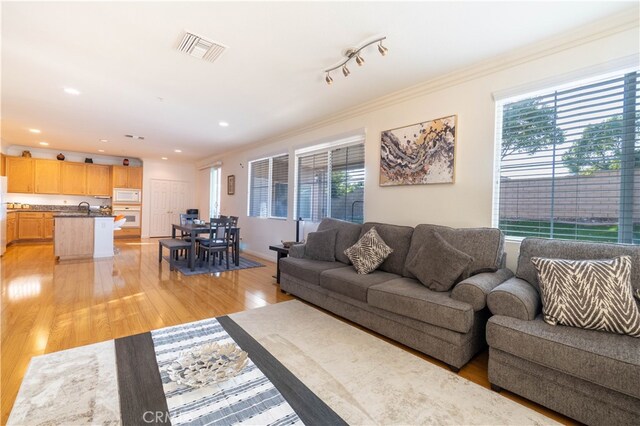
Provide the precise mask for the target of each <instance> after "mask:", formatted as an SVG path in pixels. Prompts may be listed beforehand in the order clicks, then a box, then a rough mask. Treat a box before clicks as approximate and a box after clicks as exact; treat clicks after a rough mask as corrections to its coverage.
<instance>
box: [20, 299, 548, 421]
mask: <svg viewBox="0 0 640 426" xmlns="http://www.w3.org/2000/svg"><path fill="white" fill-rule="evenodd" d="M230 339H232V340H233V341H235V342H236V343H237V344H238V345H239V346H240V347H241V348H242V349H243V350H245V351H247V352H248V353H249V358H250V363H249V364H247V366H246V367H245V369H244V370H243V372H242V374H240V375H238V376H236V377H234V378H232V379H229V381H228V382H223V383H219V384H217V385H216V386H210V387H207V388H189V387H185V385H177V384H176V383H175V382H171V381H170V380H169V379H168V377H167V375H166V366H167V365H168V364H169V363H170V362H171V360H172V359H175V358H176V357H177V353H179V352H181V351H184V350H186V349H189V348H190V347H193V345H196V344H202V343H203V342H209V341H220V342H225V341H230ZM147 413H151V414H147ZM158 415H159V416H160V417H157V418H156V417H154V421H156V422H158V423H165V424H168V423H171V424H240V423H242V424H274V425H284V424H296V423H305V424H345V423H348V424H354V425H356V424H492V425H495V424H517V425H525V424H527V425H542V424H555V422H553V421H552V420H551V419H549V418H547V417H545V416H543V415H541V414H539V413H537V412H535V411H532V410H530V409H528V408H526V407H524V406H522V405H520V404H518V403H516V402H513V401H511V400H509V399H507V398H504V397H502V396H500V395H499V394H497V393H495V392H492V391H490V390H488V389H485V388H483V387H481V386H479V385H476V384H475V383H472V382H470V381H468V380H466V379H464V378H462V377H460V376H458V375H456V374H454V373H452V372H450V371H448V370H446V369H443V368H440V367H438V366H435V365H433V364H431V363H429V362H427V361H424V360H423V359H421V358H419V357H417V356H415V355H413V354H411V353H409V352H406V351H404V350H402V349H400V348H398V347H396V346H394V345H391V344H389V343H387V342H385V341H383V340H380V339H378V338H377V337H375V336H373V335H370V334H368V333H366V332H364V331H361V330H359V329H357V328H355V327H352V326H350V325H349V324H346V323H344V322H342V321H340V320H338V319H335V318H333V317H331V316H329V315H327V314H325V313H323V312H322V311H320V310H317V309H315V308H313V307H310V306H308V305H306V304H304V303H302V302H299V301H289V302H283V303H279V304H275V305H269V306H266V307H264V308H259V309H254V310H250V311H244V312H240V313H237V314H232V315H229V316H223V317H218V318H215V319H208V320H204V321H198V322H194V323H189V324H184V325H180V326H176V327H168V328H165V329H160V330H156V331H153V332H151V333H144V334H140V335H136V336H129V337H126V338H123V339H116V340H115V341H109V342H103V343H99V344H95V345H89V346H85V347H81V348H76V349H70V350H67V351H62V352H58V353H54V354H49V355H43V356H40V357H35V358H33V359H32V361H31V364H30V366H29V369H28V371H27V374H26V376H25V378H24V381H23V384H22V386H21V388H20V392H19V394H18V398H17V399H16V403H15V405H14V408H13V411H12V413H11V416H10V418H9V424H30V425H31V424H61V423H64V424H69V423H72V424H76V423H81V422H82V423H94V424H95V423H102V424H131V423H140V421H139V419H140V417H141V416H146V417H144V418H143V421H144V420H149V419H148V418H147V417H149V416H158ZM136 420H137V421H136Z"/></svg>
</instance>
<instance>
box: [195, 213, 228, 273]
mask: <svg viewBox="0 0 640 426" xmlns="http://www.w3.org/2000/svg"><path fill="white" fill-rule="evenodd" d="M209 220H210V223H209V238H198V241H199V243H200V253H199V255H198V260H199V261H200V266H202V263H203V261H204V259H205V256H206V257H207V267H208V269H209V270H211V262H214V261H215V257H214V256H213V255H214V254H218V258H219V263H218V264H219V265H222V257H223V255H224V259H225V261H226V262H227V269H229V247H230V246H231V243H230V242H231V223H232V222H231V220H229V219H220V218H217V219H216V218H211V219H209Z"/></svg>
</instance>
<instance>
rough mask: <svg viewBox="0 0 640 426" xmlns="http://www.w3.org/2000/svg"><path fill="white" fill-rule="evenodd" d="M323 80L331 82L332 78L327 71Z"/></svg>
mask: <svg viewBox="0 0 640 426" xmlns="http://www.w3.org/2000/svg"><path fill="white" fill-rule="evenodd" d="M324 81H326V82H327V84H331V83H333V79H332V78H331V76H330V75H329V73H327V76H326V77H325V79H324Z"/></svg>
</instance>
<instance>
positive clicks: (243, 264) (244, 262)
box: [162, 256, 264, 276]
mask: <svg viewBox="0 0 640 426" xmlns="http://www.w3.org/2000/svg"><path fill="white" fill-rule="evenodd" d="M162 258H163V259H164V260H166V261H167V262H169V257H168V256H163V257H162ZM238 263H239V265H238V266H236V264H235V263H233V262H231V261H230V262H229V269H227V264H226V262H224V261H222V265H219V264H218V262H217V261H216V262H213V263H211V265H209V266H207V264H206V263H203V264H202V266H200V264H199V263H198V261H197V260H196V267H195V268H194V270H193V271H192V270H191V268H189V265H188V263H187V261H186V260H185V259H178V260H174V261H173V266H174V267H175V268H176V269H178V271H180V273H182V274H183V275H187V276H189V275H199V274H210V273H216V272H228V271H238V270H240V269H249V268H260V267H262V266H264V265H263V264H262V263H260V262H255V261H253V260H251V259H247V258H246V257H242V256H240V262H238Z"/></svg>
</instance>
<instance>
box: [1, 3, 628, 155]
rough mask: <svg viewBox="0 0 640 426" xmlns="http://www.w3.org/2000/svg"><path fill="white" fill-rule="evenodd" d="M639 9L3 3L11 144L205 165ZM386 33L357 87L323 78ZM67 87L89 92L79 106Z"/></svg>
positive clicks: (354, 81)
mask: <svg viewBox="0 0 640 426" xmlns="http://www.w3.org/2000/svg"><path fill="white" fill-rule="evenodd" d="M634 7H636V3H635V2H633V1H632V2H615V1H587V2H407V3H400V2H340V3H338V2H198V3H187V2H143V3H128V2H78V3H57V2H49V3H21V2H9V3H7V2H3V3H2V142H3V145H4V146H6V145H12V144H17V145H26V146H38V142H40V141H43V140H44V141H47V142H49V143H50V146H49V147H50V148H53V149H55V150H61V151H64V150H71V151H81V152H90V153H91V152H98V149H104V150H105V151H106V154H113V155H121V156H131V157H141V158H160V157H161V156H166V157H169V158H170V159H171V160H177V159H184V160H195V159H198V158H203V157H206V156H208V155H211V154H216V153H219V152H223V151H225V150H229V149H235V148H237V147H239V146H241V145H243V144H249V143H255V142H257V141H260V140H262V139H265V138H268V137H270V136H274V135H277V134H280V133H283V132H286V131H288V130H291V129H294V128H296V127H300V126H302V125H304V124H307V123H310V122H313V121H315V120H318V119H320V118H322V117H325V116H327V115H329V114H332V113H335V112H337V111H340V110H342V109H345V108H348V107H352V106H355V105H357V104H360V103H362V102H365V101H367V100H371V99H374V98H376V97H379V96H382V95H385V94H388V93H391V92H393V91H396V90H399V89H402V88H404V87H408V86H411V85H414V84H417V83H419V82H422V81H425V80H428V79H430V78H432V77H435V76H440V75H442V74H444V73H447V72H450V71H452V70H455V69H458V68H461V67H465V66H468V65H471V64H473V63H476V62H479V61H482V60H486V59H489V58H491V57H494V56H497V55H501V54H504V53H507V52H509V51H512V50H514V49H517V48H518V47H522V46H525V45H528V44H531V43H535V42H537V41H541V40H544V39H546V38H549V37H552V36H554V35H556V34H560V33H563V32H565V31H568V30H571V29H573V28H576V27H579V26H582V25H585V24H588V23H591V22H593V21H597V20H599V19H602V18H605V17H607V16H609V15H612V14H615V13H618V12H621V11H623V10H625V9H629V10H631V8H634ZM183 30H189V31H191V32H194V33H196V34H198V35H201V36H204V37H208V38H210V39H213V40H214V41H218V42H220V43H223V44H225V45H227V46H229V49H228V51H227V52H225V53H224V54H223V55H222V56H221V57H220V58H219V59H218V61H216V62H215V63H209V62H205V61H201V60H198V59H195V58H192V57H190V56H188V55H186V54H184V53H179V52H177V51H176V50H175V49H174V47H175V45H176V43H177V41H178V38H179V36H180V35H181V32H182V31H183ZM377 35H386V36H387V37H388V40H387V42H386V43H385V45H386V46H387V47H388V48H389V54H388V55H387V56H386V57H382V56H380V55H379V54H378V52H377V50H376V48H375V46H371V47H369V48H367V50H366V51H365V52H364V55H363V56H364V57H365V59H366V63H365V65H364V66H363V67H361V68H358V67H357V66H356V65H355V64H354V65H353V66H351V67H350V69H351V71H352V73H351V75H350V76H349V77H348V78H346V79H345V78H343V77H342V75H341V74H340V73H334V75H333V78H334V84H333V85H332V86H327V84H326V83H325V82H324V74H323V73H322V70H323V69H324V68H326V67H329V66H331V65H333V64H335V63H337V62H338V61H339V60H340V55H341V52H342V51H343V50H344V49H346V48H348V47H351V46H353V45H358V44H361V43H362V42H364V41H366V40H368V39H371V38H372V37H374V36H377ZM65 87H73V88H76V89H78V90H79V91H81V92H82V93H81V95H79V96H72V95H68V94H66V93H64V91H63V88H65ZM159 98H162V99H163V100H162V101H161V100H160V99H159ZM219 121H227V122H229V124H230V126H229V127H227V128H222V127H220V126H218V122H219ZM29 128H38V129H41V130H42V134H41V135H33V134H31V133H29V132H28V129H29ZM128 133H129V134H136V135H142V136H144V137H145V140H144V141H135V140H134V141H132V140H131V139H127V138H125V137H124V136H123V135H124V134H128ZM99 139H108V140H109V142H106V143H104V142H99ZM175 149H181V150H182V151H183V152H182V153H181V154H176V153H174V150H175Z"/></svg>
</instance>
